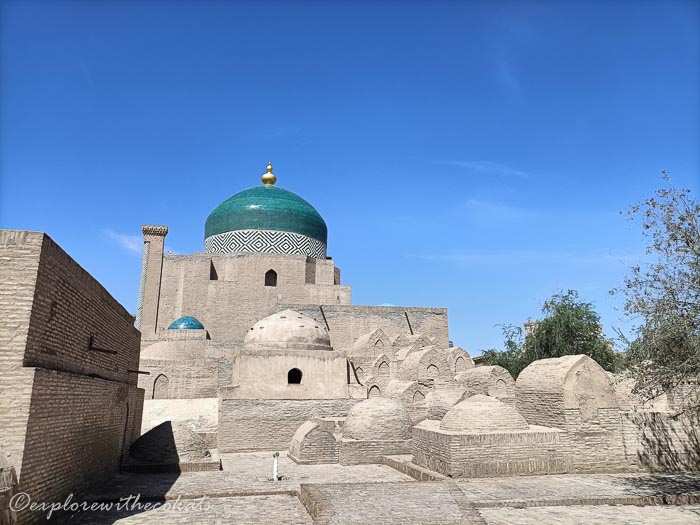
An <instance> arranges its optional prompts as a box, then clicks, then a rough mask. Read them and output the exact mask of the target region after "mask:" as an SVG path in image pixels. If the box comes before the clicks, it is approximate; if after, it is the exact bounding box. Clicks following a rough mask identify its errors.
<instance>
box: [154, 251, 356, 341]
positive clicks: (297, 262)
mask: <svg viewBox="0 0 700 525" xmlns="http://www.w3.org/2000/svg"><path fill="white" fill-rule="evenodd" d="M212 265H213V267H214V268H215V272H212V270H211V269H212ZM314 267H315V274H314V276H313V282H312V283H309V282H308V281H310V280H312V279H311V275H310V273H307V263H306V257H304V256H295V255H286V256H282V255H272V254H247V255H245V256H244V255H240V254H231V255H212V254H204V253H199V254H192V255H169V254H166V255H165V256H164V257H163V268H162V278H161V281H160V288H159V295H154V294H155V289H156V288H155V287H153V290H154V294H151V295H147V296H145V297H144V305H145V306H144V312H145V311H146V305H152V304H157V305H158V330H157V333H158V334H161V332H162V331H164V330H165V329H166V328H167V326H168V325H169V324H170V323H171V322H172V321H174V320H175V319H177V318H178V317H180V316H182V315H192V316H194V317H196V318H197V319H199V320H200V321H201V322H202V323H203V324H204V327H205V328H206V329H207V331H208V332H209V334H210V336H211V338H212V340H218V341H223V340H226V341H234V342H236V341H243V338H244V337H245V333H246V331H247V330H248V329H249V328H250V327H251V326H253V324H255V322H257V321H259V320H260V319H262V318H263V317H266V316H268V315H270V314H272V313H274V312H276V311H278V310H281V309H282V308H279V307H278V305H282V304H289V305H297V304H337V303H338V302H340V303H341V304H349V303H350V293H351V292H350V287H349V286H340V285H334V284H333V261H325V260H323V261H321V260H319V261H316V262H315V264H314ZM270 269H273V270H275V272H277V286H265V279H264V276H265V272H267V271H268V270H270ZM149 275H150V274H149ZM214 276H216V279H212V277H214ZM152 338H153V335H150V334H146V333H144V341H146V340H151V339H152Z"/></svg>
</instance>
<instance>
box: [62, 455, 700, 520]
mask: <svg viewBox="0 0 700 525" xmlns="http://www.w3.org/2000/svg"><path fill="white" fill-rule="evenodd" d="M222 460H223V465H224V470H223V471H218V472H192V473H183V474H180V475H179V476H177V475H167V474H160V475H153V474H122V475H120V476H118V478H117V479H116V480H115V483H114V484H113V485H112V486H111V487H110V488H109V489H108V490H107V491H104V492H102V493H101V494H99V495H98V496H97V497H95V498H94V499H95V500H97V501H115V500H118V499H119V498H120V497H123V496H127V495H129V494H141V498H142V500H143V499H147V498H155V499H158V500H162V499H166V500H173V499H174V498H177V497H178V496H181V497H184V498H188V499H185V500H181V503H182V502H188V501H189V502H191V501H193V500H194V499H195V498H198V497H200V496H208V497H210V498H213V499H212V500H211V502H210V508H209V509H208V510H203V509H201V508H200V509H192V510H189V511H176V510H170V511H163V510H159V511H149V512H118V511H115V510H113V511H111V512H102V513H99V514H97V513H85V514H82V515H80V516H77V517H75V518H74V519H73V520H72V521H71V523H80V524H90V525H96V524H98V523H99V524H103V523H119V524H123V525H127V524H142V523H164V522H166V523H172V524H175V525H176V524H179V523H182V524H199V523H235V524H236V525H245V524H249V523H251V524H253V523H264V524H267V523H280V524H297V523H298V524H310V523H313V521H312V519H311V516H310V515H309V514H308V513H307V511H306V509H305V508H304V506H303V505H302V503H301V501H300V499H299V498H301V500H302V501H304V503H305V504H306V506H307V508H309V509H310V510H311V511H312V512H313V514H314V517H316V518H317V521H316V524H317V525H322V524H329V525H330V524H346V525H352V524H357V525H365V524H370V523H371V524H373V525H374V524H396V525H398V524H423V525H428V524H433V525H451V524H472V523H473V524H477V523H479V524H493V525H500V524H505V523H508V524H513V525H520V524H522V525H531V524H534V523H565V524H575V523H576V524H578V523H586V524H588V523H591V524H597V523H601V524H602V523H606V524H608V523H629V524H644V525H651V524H656V523H663V524H664V525H670V524H674V523H683V524H693V523H698V524H700V514H699V512H700V507H699V506H698V505H697V504H698V502H700V476H682V475H674V476H650V475H636V474H617V475H563V476H531V477H525V476H523V477H512V478H480V479H468V480H458V481H452V480H446V481H434V482H417V481H415V480H414V479H413V478H411V477H409V476H407V475H404V474H401V473H399V472H398V471H395V470H393V469H391V468H389V467H387V466H385V465H358V466H352V467H343V466H340V465H313V466H311V465H303V466H302V465H296V464H295V463H293V462H291V461H290V460H288V459H287V458H286V457H282V458H281V459H280V473H281V474H282V475H284V476H285V477H286V479H284V480H283V481H279V482H272V481H269V480H268V479H267V478H268V476H271V474H272V458H271V454H269V453H255V454H226V455H224V456H223V458H222ZM661 497H665V498H667V499H668V498H670V501H671V502H676V503H688V504H687V505H684V506H646V507H636V506H634V505H633V504H639V503H655V504H659V503H662V502H663V500H662V499H661ZM618 503H629V504H631V505H626V506H610V505H608V504H618ZM514 507H527V508H514Z"/></svg>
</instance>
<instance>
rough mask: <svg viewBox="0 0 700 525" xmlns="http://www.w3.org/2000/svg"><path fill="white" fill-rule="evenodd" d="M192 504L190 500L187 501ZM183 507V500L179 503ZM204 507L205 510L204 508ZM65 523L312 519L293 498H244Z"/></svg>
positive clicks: (292, 523) (89, 515) (294, 522)
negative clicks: (186, 507) (192, 506)
mask: <svg viewBox="0 0 700 525" xmlns="http://www.w3.org/2000/svg"><path fill="white" fill-rule="evenodd" d="M188 501H190V502H191V501H193V500H188ZM181 503H183V504H186V503H187V501H184V500H182V501H181ZM205 505H208V508H205ZM69 523H71V524H73V523H80V524H81V525H105V524H108V523H118V524H119V525H142V524H149V525H150V524H158V523H168V524H170V525H218V524H221V525H224V524H226V525H231V524H233V525H248V524H254V523H255V524H261V525H262V524H265V525H266V524H273V523H274V524H275V525H311V524H312V523H313V520H312V519H311V517H310V516H309V514H308V513H307V512H306V509H304V507H303V505H302V504H301V502H300V501H299V498H297V497H296V496H286V495H272V496H246V497H240V498H216V499H212V500H210V501H203V502H202V507H201V509H191V510H174V509H170V510H165V509H158V510H149V511H144V512H138V511H131V512H127V511H121V512H119V511H112V512H86V513H84V514H82V515H81V516H80V517H79V519H75V520H71V521H69Z"/></svg>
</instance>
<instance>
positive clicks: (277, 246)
mask: <svg viewBox="0 0 700 525" xmlns="http://www.w3.org/2000/svg"><path fill="white" fill-rule="evenodd" d="M204 249H205V250H206V251H207V252H209V253H241V252H244V253H277V254H298V255H306V256H307V257H313V258H314V259H325V258H326V243H324V242H321V241H319V240H317V239H312V238H311V237H307V236H306V235H301V234H299V233H292V232H281V231H272V230H237V231H230V232H225V233H219V234H217V235H212V236H211V237H207V238H206V239H205V240H204Z"/></svg>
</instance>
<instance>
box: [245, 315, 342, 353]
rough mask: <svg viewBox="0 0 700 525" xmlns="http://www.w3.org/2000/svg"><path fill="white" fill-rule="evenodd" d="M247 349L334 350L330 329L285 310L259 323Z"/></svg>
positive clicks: (309, 318)
mask: <svg viewBox="0 0 700 525" xmlns="http://www.w3.org/2000/svg"><path fill="white" fill-rule="evenodd" d="M243 347H244V348H246V349H259V350H286V349H291V350H326V351H329V350H333V348H332V347H331V339H330V336H329V335H328V330H327V329H326V327H325V326H323V325H322V324H321V323H319V322H318V321H316V320H315V319H312V318H311V317H308V316H306V315H304V314H300V313H299V312H295V311H294V310H283V311H281V312H278V313H276V314H272V315H269V316H267V317H265V318H264V319H261V320H260V321H258V322H257V323H255V325H253V327H252V328H251V329H250V330H248V333H247V334H246V336H245V339H244V340H243Z"/></svg>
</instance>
